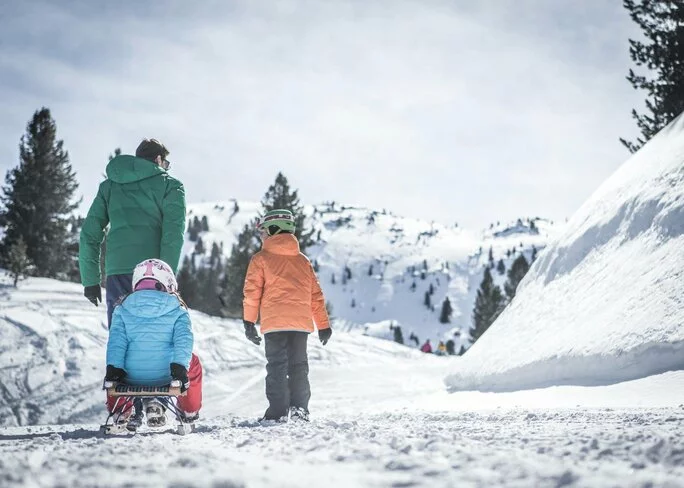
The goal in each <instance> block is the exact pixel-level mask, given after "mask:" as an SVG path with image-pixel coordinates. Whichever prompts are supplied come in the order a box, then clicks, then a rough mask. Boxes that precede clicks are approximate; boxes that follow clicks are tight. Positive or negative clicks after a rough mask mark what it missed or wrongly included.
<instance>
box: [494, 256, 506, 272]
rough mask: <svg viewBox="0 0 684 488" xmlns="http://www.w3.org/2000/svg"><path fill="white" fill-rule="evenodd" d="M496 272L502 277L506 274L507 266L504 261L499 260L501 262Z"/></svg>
mask: <svg viewBox="0 0 684 488" xmlns="http://www.w3.org/2000/svg"><path fill="white" fill-rule="evenodd" d="M496 271H497V272H498V273H499V274H500V275H502V276H503V275H504V273H506V265H505V264H504V262H503V259H499V262H498V263H497V265H496Z"/></svg>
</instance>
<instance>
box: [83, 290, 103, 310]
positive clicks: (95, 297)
mask: <svg viewBox="0 0 684 488" xmlns="http://www.w3.org/2000/svg"><path fill="white" fill-rule="evenodd" d="M83 296H85V297H86V298H87V299H88V300H90V302H91V303H92V304H93V305H95V306H96V307H97V302H98V301H99V302H100V303H102V290H101V289H100V285H92V286H86V287H85V288H84V289H83Z"/></svg>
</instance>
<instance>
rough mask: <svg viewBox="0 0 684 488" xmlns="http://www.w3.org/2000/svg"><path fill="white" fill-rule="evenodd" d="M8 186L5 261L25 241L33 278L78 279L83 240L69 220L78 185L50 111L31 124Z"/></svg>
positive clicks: (1, 246) (1, 215)
mask: <svg viewBox="0 0 684 488" xmlns="http://www.w3.org/2000/svg"><path fill="white" fill-rule="evenodd" d="M5 183H6V186H4V187H3V188H2V193H3V194H2V196H0V202H1V203H2V208H1V209H0V221H1V222H3V224H4V226H5V236H4V239H3V241H2V243H0V259H1V260H2V261H3V262H4V263H5V264H7V261H8V259H9V251H10V249H12V247H13V246H15V245H16V244H17V243H18V242H19V239H20V238H21V239H23V241H24V243H25V245H26V256H27V257H28V259H29V260H30V261H31V263H32V264H33V269H32V274H35V275H38V276H47V277H52V278H63V279H64V278H66V277H68V276H73V275H74V269H75V267H76V266H77V255H78V252H77V246H74V245H73V244H74V243H75V242H78V236H77V235H76V236H75V237H74V234H72V233H70V232H69V230H70V228H69V227H70V225H69V222H70V218H71V213H72V212H73V211H74V210H75V209H76V207H78V204H79V202H78V201H74V193H75V192H76V189H77V188H78V183H77V182H76V174H75V172H74V171H73V170H72V167H71V164H70V163H69V154H68V153H67V152H66V151H65V150H64V148H63V141H60V140H58V139H57V126H56V124H55V121H54V120H53V119H52V117H51V115H50V111H49V110H48V109H47V108H43V109H41V110H39V111H37V112H35V114H34V115H33V118H32V119H31V121H30V122H29V123H28V126H27V128H26V134H24V135H23V136H22V137H21V141H20V144H19V166H17V167H16V168H13V169H11V170H9V171H8V172H7V175H6V177H5Z"/></svg>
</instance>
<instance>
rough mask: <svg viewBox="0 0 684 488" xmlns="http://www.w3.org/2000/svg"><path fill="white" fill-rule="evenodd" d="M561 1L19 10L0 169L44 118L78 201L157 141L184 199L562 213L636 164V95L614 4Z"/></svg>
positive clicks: (8, 41)
mask: <svg viewBox="0 0 684 488" xmlns="http://www.w3.org/2000/svg"><path fill="white" fill-rule="evenodd" d="M556 3H558V4H566V2H544V1H537V2H532V1H525V2H516V3H515V4H513V3H512V2H510V3H508V2H457V3H452V2H437V1H434V2H417V1H397V2H387V1H378V2H359V1H352V0H350V1H342V0H340V1H331V2H314V1H309V2H306V1H285V2H282V1H279V2H248V1H245V2H207V3H205V2H201V3H200V5H191V2H177V1H166V2H155V3H154V4H153V5H150V4H144V5H143V6H140V5H138V2H123V3H117V4H116V7H113V6H111V5H110V6H107V7H106V8H105V10H100V9H101V8H102V6H101V5H97V6H95V5H94V4H90V3H88V2H82V3H76V4H75V6H69V7H67V6H64V7H56V6H49V5H48V4H43V5H40V6H36V5H35V4H29V5H28V6H27V5H25V4H21V6H18V7H16V9H17V10H16V11H15V12H10V13H11V19H12V20H10V21H3V25H0V28H2V31H3V34H0V36H2V37H0V43H2V45H3V46H5V47H4V48H3V50H2V54H0V73H2V74H1V75H0V93H2V95H0V96H1V97H2V105H3V107H4V109H3V111H4V112H5V113H6V116H5V117H3V118H2V120H1V121H0V157H1V158H2V159H0V169H2V170H4V169H6V168H8V167H9V166H11V165H13V164H15V163H14V162H15V161H16V158H17V155H16V153H17V151H16V144H17V142H18V137H19V136H20V135H21V131H22V129H23V128H24V127H25V124H26V122H27V120H28V119H29V118H30V115H31V113H32V112H33V111H34V110H36V109H38V108H39V107H40V106H42V105H45V106H48V107H50V108H51V110H52V112H53V116H54V117H55V119H56V120H57V124H58V133H59V136H60V137H61V138H63V139H64V140H65V146H66V147H67V148H68V149H69V151H70V155H71V158H72V163H73V164H74V167H75V168H76V170H77V171H78V175H79V180H80V181H81V184H82V187H81V191H82V192H83V194H84V195H85V196H86V201H88V200H89V198H91V197H92V195H93V194H94V192H95V189H96V184H97V182H98V181H99V179H100V178H101V174H102V172H103V169H104V164H105V163H106V157H107V155H108V154H109V153H111V152H112V151H113V149H114V148H115V147H117V146H121V147H122V149H123V150H124V152H132V151H133V150H134V148H135V146H136V145H137V143H138V142H139V140H140V139H141V138H142V137H151V136H154V137H158V138H159V139H161V140H162V141H164V142H165V143H166V144H167V145H168V146H169V147H170V148H171V150H172V157H171V159H172V161H174V167H173V168H172V171H173V173H174V174H175V175H177V176H178V177H180V178H181V180H182V181H184V183H185V185H186V188H187V192H188V198H189V200H191V201H200V200H218V199H227V198H231V197H237V198H240V199H250V200H258V199H259V198H260V197H261V196H262V194H263V192H264V191H265V190H266V188H267V187H268V185H269V184H270V183H271V182H272V180H273V179H274V177H275V174H276V172H277V171H283V172H284V173H285V174H286V175H287V176H288V178H289V179H290V180H291V183H292V185H293V186H295V187H297V188H299V189H300V195H301V197H302V199H303V200H304V201H305V202H311V203H314V202H319V201H322V200H328V199H334V200H337V201H340V202H349V203H356V204H361V205H366V206H369V207H374V208H375V207H377V208H387V209H388V210H392V211H394V212H396V213H400V214H405V215H410V216H417V217H422V218H428V219H435V220H440V221H444V222H446V223H450V222H453V221H455V220H457V221H459V223H462V224H466V225H470V226H484V225H486V224H487V223H488V222H489V221H491V220H506V219H513V218H516V217H518V216H528V215H533V214H534V215H548V216H550V217H552V218H562V217H565V216H567V215H570V214H571V213H572V212H573V211H574V210H575V208H577V207H578V206H579V205H580V204H581V203H582V201H583V200H584V199H585V198H586V197H587V196H588V195H589V194H590V193H591V191H593V189H594V188H595V187H597V186H598V185H599V184H600V183H601V181H602V180H603V179H604V178H605V177H607V176H608V175H609V174H610V173H611V172H612V171H613V170H614V169H616V168H617V166H618V165H619V164H620V163H621V162H622V160H623V159H625V157H626V156H627V153H626V151H625V150H624V149H622V148H621V147H620V145H619V143H618V142H617V138H618V136H624V135H630V134H633V133H634V129H633V128H632V123H631V120H630V118H629V110H630V109H631V107H632V106H634V105H635V103H636V100H637V99H638V98H639V97H638V96H636V95H635V94H634V92H632V91H631V88H630V87H629V86H628V84H627V82H626V81H624V79H623V77H624V73H625V72H626V70H627V68H628V66H629V60H628V58H627V37H628V36H629V35H631V34H632V32H633V30H632V27H631V26H630V24H629V19H628V18H626V15H624V14H623V13H622V12H621V10H620V7H619V5H616V6H611V7H610V8H609V7H608V6H607V3H602V2H585V3H580V4H577V3H573V8H572V9H567V8H560V7H552V6H549V4H556ZM594 3H596V4H600V5H594ZM566 6H567V5H566ZM3 18H5V19H7V18H8V17H7V16H3ZM5 24H6V25H5Z"/></svg>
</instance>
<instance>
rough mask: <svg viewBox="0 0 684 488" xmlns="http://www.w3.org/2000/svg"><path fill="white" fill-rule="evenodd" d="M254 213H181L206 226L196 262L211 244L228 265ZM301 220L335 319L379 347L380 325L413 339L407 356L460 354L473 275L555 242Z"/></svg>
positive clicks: (406, 221) (531, 228) (350, 210)
mask: <svg viewBox="0 0 684 488" xmlns="http://www.w3.org/2000/svg"><path fill="white" fill-rule="evenodd" d="M259 209H260V205H259V204H258V203H254V202H242V201H237V200H234V199H233V200H228V201H224V202H206V203H200V204H193V205H190V206H189V208H188V215H189V218H191V219H194V218H197V219H199V220H202V219H204V218H205V217H206V224H207V225H206V228H207V230H205V231H202V232H200V233H199V235H198V237H201V239H202V241H203V247H204V252H205V253H209V252H210V251H209V250H210V248H211V245H212V243H214V242H216V243H222V245H223V247H222V249H223V252H224V254H225V255H228V254H229V253H230V250H231V245H232V244H233V242H235V240H236V238H237V235H238V234H239V233H240V232H241V231H242V230H243V228H244V226H245V225H252V223H253V221H254V219H255V218H256V217H257V215H258V212H259ZM305 213H306V215H307V226H308V227H309V228H310V229H312V230H313V237H314V240H315V244H314V245H313V246H311V247H310V248H309V249H307V250H306V254H307V255H308V256H309V258H310V259H311V261H312V263H313V264H314V267H315V269H316V270H317V272H318V276H319V280H320V281H321V285H322V287H323V290H324V293H325V295H326V299H327V300H328V301H329V302H330V304H331V305H332V311H333V315H334V316H335V317H336V318H337V319H340V320H343V321H344V322H345V323H347V324H348V326H349V327H350V328H358V327H362V328H364V329H366V330H367V332H368V333H369V334H373V335H377V336H379V337H384V338H388V339H392V338H393V337H394V332H393V328H392V329H391V328H390V325H392V327H395V326H399V327H401V328H402V333H403V335H404V337H405V338H408V337H410V336H411V335H413V336H414V337H416V338H417V341H416V339H414V340H413V341H412V342H410V345H411V346H416V345H417V344H416V342H421V343H422V342H423V341H425V340H426V339H431V340H432V341H433V342H435V343H437V342H439V341H440V340H448V339H454V340H455V341H456V342H457V344H456V347H457V350H458V348H460V345H461V342H463V344H464V345H465V346H466V347H467V346H468V345H469V344H468V341H467V339H468V332H467V331H468V329H469V327H470V325H471V319H470V317H471V313H472V309H473V304H474V300H475V294H476V291H477V287H478V286H479V284H480V281H481V279H482V272H483V268H484V267H485V266H492V265H493V263H498V261H499V260H501V261H502V263H503V265H504V266H505V268H506V269H507V268H509V267H510V264H511V263H512V261H513V260H514V259H515V258H516V257H517V256H518V255H520V254H524V255H525V256H526V258H527V259H528V260H531V259H532V256H533V254H535V253H536V251H538V250H541V249H542V248H543V247H544V246H545V245H546V242H547V241H548V239H549V236H551V235H553V234H554V233H555V232H557V230H556V226H554V225H553V224H552V223H551V222H549V221H546V220H543V219H539V218H535V219H524V220H523V219H519V220H518V221H517V222H513V223H511V224H509V225H498V226H497V227H494V226H492V228H491V229H488V230H486V231H482V232H476V231H471V230H468V229H464V228H462V227H459V226H458V225H456V224H453V225H445V224H442V223H439V222H434V221H432V222H427V221H423V220H420V219H415V218H408V217H401V216H398V215H395V214H393V213H391V212H388V211H386V210H372V209H368V208H363V207H357V206H349V205H342V204H340V203H338V202H324V203H322V204H317V205H309V206H306V207H305ZM490 249H491V256H492V259H493V260H494V261H493V262H492V261H491V260H490ZM184 251H185V254H186V255H192V253H193V252H195V251H196V243H195V242H193V241H191V240H190V238H187V239H186V243H185V248H184ZM503 280H505V275H497V282H498V283H499V284H500V285H502V284H503ZM426 293H428V294H429V295H430V296H429V299H428V298H426V296H425V295H426ZM447 297H448V298H449V301H450V302H451V304H452V307H453V310H454V312H453V314H452V317H451V320H450V322H448V323H440V321H439V316H440V310H441V305H442V303H443V302H444V300H445V298H447ZM407 343H408V339H407Z"/></svg>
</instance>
